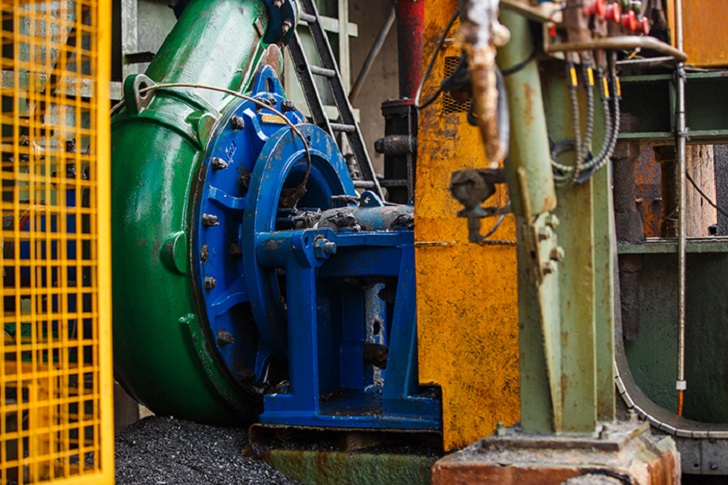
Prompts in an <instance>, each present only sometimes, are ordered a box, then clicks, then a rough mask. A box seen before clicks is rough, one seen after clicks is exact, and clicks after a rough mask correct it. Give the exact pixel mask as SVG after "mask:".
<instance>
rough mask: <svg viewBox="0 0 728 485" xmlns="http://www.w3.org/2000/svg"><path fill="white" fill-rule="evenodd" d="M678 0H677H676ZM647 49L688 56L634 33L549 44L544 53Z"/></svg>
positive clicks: (681, 57) (677, 57) (655, 40)
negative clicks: (586, 40)
mask: <svg viewBox="0 0 728 485" xmlns="http://www.w3.org/2000/svg"><path fill="white" fill-rule="evenodd" d="M678 1H679V0H678ZM637 48H640V49H649V50H653V51H656V52H659V53H661V54H665V55H668V56H672V57H674V58H675V59H676V60H678V61H685V60H687V58H688V56H687V55H686V54H685V53H684V52H683V51H682V48H678V49H676V48H674V47H672V46H671V45H668V44H665V43H664V42H661V41H659V40H657V39H655V38H654V37H638V36H636V35H628V36H624V37H607V38H604V39H594V40H590V41H588V42H567V43H565V44H551V45H547V46H546V48H545V51H546V53H548V54H552V53H554V52H577V51H588V50H600V49H605V50H631V49H637Z"/></svg>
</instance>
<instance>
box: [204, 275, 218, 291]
mask: <svg viewBox="0 0 728 485" xmlns="http://www.w3.org/2000/svg"><path fill="white" fill-rule="evenodd" d="M204 285H205V289H206V290H211V289H213V288H215V286H217V280H216V279H215V278H213V277H212V276H205V283H204Z"/></svg>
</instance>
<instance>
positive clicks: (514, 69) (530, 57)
mask: <svg viewBox="0 0 728 485" xmlns="http://www.w3.org/2000/svg"><path fill="white" fill-rule="evenodd" d="M537 54H538V51H537V50H536V47H535V46H534V48H533V51H531V53H530V54H529V55H528V57H527V58H526V59H525V60H523V61H521V62H519V63H518V64H516V65H515V66H511V67H509V68H508V69H502V70H501V74H503V76H504V77H505V76H510V75H512V74H515V73H517V72H518V71H522V70H523V69H524V68H525V67H526V66H527V65H529V64H530V63H531V61H533V60H534V59H536V55H537Z"/></svg>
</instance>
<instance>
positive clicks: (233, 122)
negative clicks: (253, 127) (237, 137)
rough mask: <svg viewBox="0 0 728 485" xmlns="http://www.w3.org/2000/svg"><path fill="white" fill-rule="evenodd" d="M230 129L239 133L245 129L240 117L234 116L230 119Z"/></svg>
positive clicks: (243, 121)
mask: <svg viewBox="0 0 728 485" xmlns="http://www.w3.org/2000/svg"><path fill="white" fill-rule="evenodd" d="M230 128H232V129H233V131H239V130H242V129H243V128H245V120H244V119H243V117H242V116H238V115H234V116H233V117H232V118H230Z"/></svg>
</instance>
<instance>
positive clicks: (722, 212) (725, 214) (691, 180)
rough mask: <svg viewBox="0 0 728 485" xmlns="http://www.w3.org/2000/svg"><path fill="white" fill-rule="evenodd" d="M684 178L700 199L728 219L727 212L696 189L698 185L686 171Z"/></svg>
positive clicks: (698, 188)
mask: <svg viewBox="0 0 728 485" xmlns="http://www.w3.org/2000/svg"><path fill="white" fill-rule="evenodd" d="M685 176H686V177H687V179H688V181H689V182H690V183H691V184H692V186H693V187H695V190H697V191H698V193H699V194H700V196H701V197H702V198H703V199H705V201H706V202H707V203H708V204H710V205H711V206H713V207H714V208H715V210H717V211H718V212H720V213H721V214H723V215H724V216H726V217H728V211H725V210H724V209H723V208H721V207H720V206H719V205H718V204H716V203H715V202H713V201H712V200H711V199H710V197H708V196H707V195H706V194H705V192H703V191H702V190H701V189H700V187H698V184H696V183H695V180H693V178H692V177H691V176H690V172H688V171H685Z"/></svg>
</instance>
